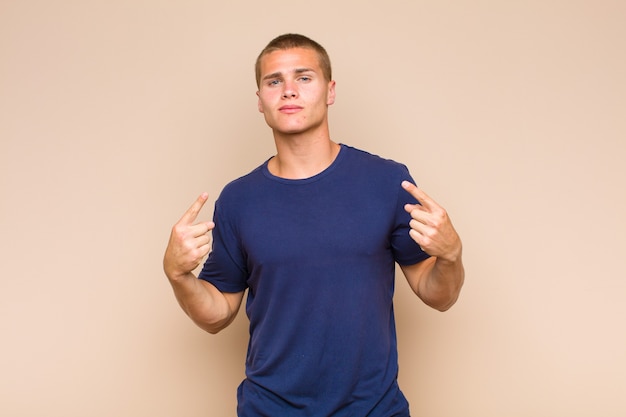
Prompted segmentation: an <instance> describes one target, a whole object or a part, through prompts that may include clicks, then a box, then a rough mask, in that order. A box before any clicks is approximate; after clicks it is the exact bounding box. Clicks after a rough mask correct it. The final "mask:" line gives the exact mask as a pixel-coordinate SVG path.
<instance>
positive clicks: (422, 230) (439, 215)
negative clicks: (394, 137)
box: [401, 181, 465, 311]
mask: <svg viewBox="0 0 626 417" xmlns="http://www.w3.org/2000/svg"><path fill="white" fill-rule="evenodd" d="M402 187H403V188H404V189H405V190H406V191H407V192H409V193H410V194H411V195H412V196H413V197H415V198H416V199H417V200H418V201H419V202H420V203H421V205H419V204H407V205H406V206H405V210H406V211H407V212H408V213H409V214H411V218H412V220H411V222H410V226H411V230H410V232H409V234H410V235H411V237H412V238H413V240H415V241H416V242H417V244H418V245H420V247H421V248H422V249H423V250H424V251H425V252H426V253H428V254H429V255H431V258H429V259H427V260H425V261H423V262H420V263H418V264H415V265H409V266H401V268H402V272H403V273H404V275H405V276H406V278H407V280H408V282H409V285H410V286H411V288H412V289H413V291H414V292H415V294H417V295H418V297H420V299H422V300H423V301H424V302H425V303H426V304H428V305H429V306H431V307H433V308H436V309H437V310H439V311H445V310H447V309H449V308H450V307H452V306H453V305H454V303H456V300H457V299H458V297H459V293H460V292H461V287H462V286H463V282H464V279H465V270H464V268H463V261H462V244H461V239H460V237H459V235H458V234H457V232H456V230H454V227H453V226H452V222H451V221H450V218H449V217H448V214H447V212H446V211H445V210H444V209H443V208H442V207H441V206H439V205H438V204H437V203H436V202H435V201H434V200H433V199H431V198H430V197H429V196H428V195H426V193H425V192H424V191H422V190H421V189H419V188H417V187H416V186H415V185H413V184H411V183H409V182H408V181H404V182H403V183H402Z"/></svg>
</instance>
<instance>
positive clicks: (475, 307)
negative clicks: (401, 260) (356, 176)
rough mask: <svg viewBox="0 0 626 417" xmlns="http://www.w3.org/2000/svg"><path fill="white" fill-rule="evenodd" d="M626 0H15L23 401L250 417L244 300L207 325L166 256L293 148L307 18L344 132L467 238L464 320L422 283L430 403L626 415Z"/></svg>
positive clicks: (10, 167)
mask: <svg viewBox="0 0 626 417" xmlns="http://www.w3.org/2000/svg"><path fill="white" fill-rule="evenodd" d="M625 4H626V3H624V2H622V1H619V0H615V1H610V0H601V1H568V0H561V1H555V0H548V1H539V0H533V1H527V0H524V1H522V0H519V1H496V0H491V1H480V2H477V1H436V2H435V1H421V0H420V1H412V2H410V1H385V2H382V1H380V2H370V1H365V0H361V1H351V2H349V1H345V2H341V1H322V2H313V3H311V2H296V3H289V2H284V1H280V2H279V1H274V0H269V1H262V2H252V1H246V2H237V1H235V2H226V1H224V2H211V1H200V0H197V1H181V2H173V1H172V2H164V1H161V2H151V1H137V0H131V1H104V0H102V1H83V2H81V1H69V0H59V1H55V2H45V1H7V0H4V1H2V2H0V140H1V142H0V174H1V175H0V233H1V235H2V239H1V241H0V254H1V255H0V256H1V257H2V277H1V280H0V335H1V337H2V341H1V343H0V397H1V399H0V415H3V416H29V417H30V416H42V415H46V416H51V417H56V416H59V417H61V416H63V417H68V416H81V417H83V416H118V417H131V416H132V417H136V416H152V417H157V416H189V417H193V416H218V417H220V416H232V415H234V405H235V389H236V386H237V384H238V383H239V381H240V379H241V377H242V372H243V359H244V355H245V344H246V319H245V315H244V314H240V316H239V317H238V319H237V321H236V322H235V324H233V325H232V327H230V328H229V329H227V330H226V331H224V332H223V333H221V334H219V335H218V336H210V335H208V334H205V333H203V332H202V331H200V330H199V329H197V328H196V327H194V325H193V324H192V323H191V322H190V321H189V320H188V319H187V318H186V317H185V316H184V314H183V313H182V312H181V311H180V309H179V308H178V306H177V305H176V302H175V300H174V298H173V296H172V294H171V290H170V288H169V285H168V283H167V281H166V279H165V277H164V275H163V273H162V270H161V256H162V253H163V250H164V247H165V243H166V240H167V237H168V235H169V229H170V227H171V224H173V222H174V221H176V220H177V219H178V217H179V216H180V214H181V213H182V211H183V210H184V209H186V208H187V206H188V205H189V204H190V203H191V202H192V201H193V200H194V198H195V197H196V196H197V194H199V193H200V192H201V191H204V190H206V191H208V192H210V194H211V196H212V198H215V197H216V196H217V194H218V193H219V191H220V190H221V188H222V187H223V186H224V185H225V184H226V182H228V181H229V180H231V179H233V178H234V177H236V176H238V175H241V174H244V173H246V172H248V171H249V170H250V169H252V168H254V167H255V166H256V165H258V164H259V163H260V162H261V161H262V160H264V159H265V158H267V157H268V156H270V155H271V154H272V152H273V144H272V140H271V137H270V133H269V131H268V130H267V129H266V128H265V126H264V123H263V121H262V117H261V115H260V114H258V113H257V111H256V100H255V95H254V92H255V85H254V80H253V73H252V65H253V60H254V58H255V57H256V54H257V53H258V51H259V50H260V49H261V48H262V47H263V46H264V44H265V43H266V42H267V41H269V39H271V38H272V37H273V36H275V35H278V34H280V33H283V32H287V31H297V32H302V33H304V34H307V35H310V36H312V37H313V38H315V39H317V40H319V41H320V42H321V43H322V44H324V45H325V46H326V47H327V49H328V50H329V52H330V54H331V57H332V58H333V63H334V69H335V78H336V80H337V86H338V87H337V92H338V93H337V94H338V98H337V103H336V105H335V106H333V108H332V109H331V112H332V113H331V118H332V123H333V124H332V135H333V138H334V139H335V140H337V141H340V142H344V143H347V144H351V145H354V146H357V147H360V148H364V149H367V150H370V151H371V152H374V153H378V154H381V155H383V156H386V157H390V158H394V159H396V160H399V161H402V162H404V163H406V164H407V165H408V166H409V167H410V168H411V170H412V173H413V174H414V176H415V177H416V179H417V180H418V182H419V183H420V184H421V186H422V187H423V188H424V189H425V190H426V191H427V192H428V193H430V194H431V195H432V196H433V197H434V198H435V199H437V200H439V202H440V203H442V204H443V205H444V206H445V207H446V208H447V209H448V211H449V212H450V214H451V215H452V217H453V219H454V221H455V224H456V226H457V228H458V230H459V232H460V233H461V234H462V237H463V239H464V243H465V262H466V267H467V282H466V287H465V289H464V292H463V294H462V298H461V300H460V301H459V303H458V304H457V305H456V306H455V307H454V308H453V309H452V310H451V311H449V312H447V313H445V314H440V313H436V312H434V311H431V310H429V309H428V308H426V307H425V306H423V305H421V304H420V303H419V302H418V300H417V299H416V298H415V297H414V296H412V295H411V294H409V290H408V286H407V285H406V283H405V282H403V281H402V279H399V281H398V292H397V314H398V327H399V334H400V355H401V358H400V360H401V364H400V365H401V374H400V379H401V384H402V387H403V389H404V391H405V393H406V395H407V397H408V398H409V401H410V402H411V404H412V410H413V414H414V415H415V416H430V417H457V416H464V417H474V416H475V417H504V416H506V417H529V416H533V417H537V416H569V417H575V416H581V417H582V416H603V417H611V416H623V415H624V414H626V396H624V388H625V387H626V331H625V329H624V327H625V325H624V323H625V322H626V303H625V301H624V296H625V295H626V282H625V281H626V280H625V278H626V266H625V262H624V253H625V252H626V243H625V236H626V221H625V220H624V213H626V196H625V189H626V187H625V182H626V168H625V163H624V160H625V157H626V54H625V51H626V6H625ZM210 215H211V208H207V209H206V210H205V212H203V217H204V218H209V217H210Z"/></svg>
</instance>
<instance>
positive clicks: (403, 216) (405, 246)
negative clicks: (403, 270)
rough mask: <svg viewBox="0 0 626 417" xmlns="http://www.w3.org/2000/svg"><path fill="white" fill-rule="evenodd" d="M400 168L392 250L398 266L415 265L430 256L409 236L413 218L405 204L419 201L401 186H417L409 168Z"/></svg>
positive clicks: (403, 166)
mask: <svg viewBox="0 0 626 417" xmlns="http://www.w3.org/2000/svg"><path fill="white" fill-rule="evenodd" d="M400 167H401V169H400V178H399V179H398V180H397V183H396V185H395V187H397V189H398V199H397V204H396V213H395V217H394V230H393V233H392V235H391V249H392V252H393V257H394V260H395V261H396V262H397V263H398V264H400V265H413V264H416V263H419V262H421V261H423V260H425V259H428V258H429V257H430V255H428V254H427V253H426V252H424V251H423V250H422V248H420V246H419V245H418V244H417V243H416V242H415V241H414V240H413V238H411V236H410V235H409V230H410V229H411V227H410V226H409V222H410V221H411V216H410V215H409V213H407V212H406V211H405V210H404V206H405V204H418V201H417V200H415V198H414V197H413V196H412V195H411V194H409V193H408V192H406V191H405V190H404V189H403V188H402V187H401V186H400V184H401V182H402V181H404V180H406V181H410V182H411V183H413V184H415V181H414V180H413V178H412V177H411V174H410V173H409V170H408V168H407V167H406V166H405V165H401V164H400Z"/></svg>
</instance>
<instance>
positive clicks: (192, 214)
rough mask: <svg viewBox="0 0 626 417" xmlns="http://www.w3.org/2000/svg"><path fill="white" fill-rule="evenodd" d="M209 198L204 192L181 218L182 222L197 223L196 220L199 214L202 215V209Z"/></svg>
mask: <svg viewBox="0 0 626 417" xmlns="http://www.w3.org/2000/svg"><path fill="white" fill-rule="evenodd" d="M208 198H209V194H208V193H206V192H204V193H202V194H200V196H198V198H197V199H196V201H194V202H193V204H192V205H191V207H189V209H188V210H187V211H186V212H185V214H183V217H181V218H180V222H181V223H187V224H193V222H195V221H196V218H197V217H198V213H200V210H202V207H203V206H204V203H206V201H207V200H208Z"/></svg>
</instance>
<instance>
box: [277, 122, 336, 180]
mask: <svg viewBox="0 0 626 417" xmlns="http://www.w3.org/2000/svg"><path fill="white" fill-rule="evenodd" d="M274 141H275V143H276V151H277V153H276V156H274V157H273V158H272V159H270V161H269V163H268V169H269V171H270V172H271V173H272V175H275V176H277V177H281V178H286V179H304V178H310V177H312V176H314V175H317V174H319V173H320V172H322V171H324V170H325V169H326V168H328V167H329V166H330V165H331V164H332V163H333V161H334V160H335V158H336V157H337V154H338V153H339V150H340V146H339V145H338V144H337V143H335V142H333V141H331V140H330V138H329V136H328V134H326V135H319V136H313V137H312V136H311V135H289V136H285V135H277V134H276V133H275V134H274Z"/></svg>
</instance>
